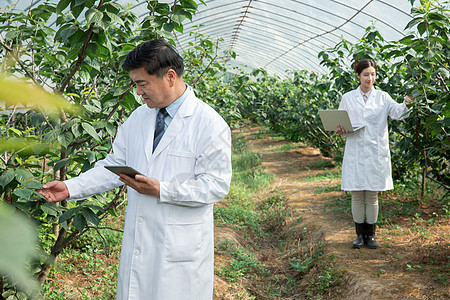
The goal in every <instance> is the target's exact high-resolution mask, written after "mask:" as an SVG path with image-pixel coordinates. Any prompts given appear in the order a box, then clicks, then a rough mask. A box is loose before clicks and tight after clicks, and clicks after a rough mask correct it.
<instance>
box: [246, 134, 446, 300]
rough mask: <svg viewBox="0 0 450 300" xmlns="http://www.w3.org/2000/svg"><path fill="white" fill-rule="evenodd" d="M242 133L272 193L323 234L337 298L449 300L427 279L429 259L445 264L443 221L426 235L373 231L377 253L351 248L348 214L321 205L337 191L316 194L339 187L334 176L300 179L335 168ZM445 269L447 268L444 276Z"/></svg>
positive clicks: (405, 227)
mask: <svg viewBox="0 0 450 300" xmlns="http://www.w3.org/2000/svg"><path fill="white" fill-rule="evenodd" d="M243 134H244V135H245V136H246V137H247V140H248V141H249V143H250V147H251V149H252V150H253V151H255V152H258V153H260V154H261V157H262V165H263V168H265V169H267V170H268V171H269V172H271V173H273V174H275V175H276V178H277V179H276V180H277V182H276V183H275V184H276V185H277V189H278V190H279V191H281V192H282V193H283V194H284V195H285V197H287V199H288V202H289V205H290V206H291V207H293V208H295V209H296V210H298V211H299V213H300V215H301V216H302V217H303V218H304V224H305V226H308V228H314V230H319V231H322V232H323V235H324V240H325V254H327V255H331V254H333V255H334V256H335V259H334V261H333V263H334V264H335V265H336V266H337V267H338V268H339V269H341V270H343V271H344V272H345V274H346V277H347V279H348V281H347V283H346V286H345V287H344V289H345V292H344V296H340V297H339V299H397V298H403V299H450V292H449V286H448V283H447V285H445V284H442V283H437V282H436V280H433V274H434V273H433V259H434V260H436V259H444V260H445V259H447V260H448V263H450V250H449V245H450V238H449V232H450V226H449V221H448V220H446V221H445V220H444V221H442V222H441V223H440V224H439V226H438V227H436V226H435V227H431V228H427V230H429V232H428V234H427V235H424V234H420V232H419V233H417V232H416V231H414V230H412V229H411V226H413V225H415V226H417V223H414V224H413V225H411V221H410V220H404V223H402V224H401V226H400V227H399V226H391V227H389V226H386V227H389V228H385V227H381V228H379V229H378V232H377V241H378V243H379V244H380V247H379V249H376V250H371V249H367V248H364V249H360V250H357V249H351V242H352V241H353V240H354V239H355V233H354V232H355V231H354V224H353V221H352V219H351V216H350V214H349V213H348V211H346V212H343V213H341V214H339V213H336V212H333V211H331V210H330V209H326V204H327V203H329V202H330V201H337V200H338V199H339V198H340V197H342V196H343V195H344V193H343V192H341V191H340V190H339V188H334V189H329V190H332V191H330V192H322V193H317V190H318V189H321V188H324V187H327V186H330V187H333V186H334V187H336V186H338V185H340V179H339V176H337V178H338V179H336V176H334V177H335V179H328V178H325V179H323V180H314V181H310V180H305V178H308V177H309V178H310V177H312V176H318V175H320V174H327V172H328V174H329V173H330V172H339V171H338V169H337V168H331V169H325V170H324V169H323V168H322V169H321V168H317V167H314V166H317V164H318V163H320V161H322V162H323V160H324V157H322V156H321V155H320V152H319V150H317V149H314V148H311V147H306V146H302V145H298V144H296V146H295V147H292V148H290V147H284V148H285V149H288V150H285V151H284V150H282V149H284V148H283V145H285V144H289V143H288V142H287V141H285V140H280V139H275V138H272V137H270V136H267V135H265V136H264V137H262V134H261V132H260V128H258V127H252V128H246V129H244V131H243ZM280 149H281V150H280ZM302 179H304V180H302ZM342 201H349V200H345V199H344V200H342ZM381 209H383V207H381ZM436 244H438V245H441V246H443V247H440V248H439V253H434V252H433V251H432V250H425V249H428V248H426V246H427V245H431V246H433V245H436ZM430 249H431V248H430ZM443 250H444V251H443ZM442 252H444V253H442ZM434 254H436V255H438V257H437V258H436V257H434V256H433V255H434ZM449 268H450V267H449V265H447V269H446V270H447V272H448V269H449ZM437 274H440V275H441V276H444V275H445V274H444V275H443V274H442V273H437ZM447 274H448V273H447ZM434 275H435V276H438V275H436V274H434Z"/></svg>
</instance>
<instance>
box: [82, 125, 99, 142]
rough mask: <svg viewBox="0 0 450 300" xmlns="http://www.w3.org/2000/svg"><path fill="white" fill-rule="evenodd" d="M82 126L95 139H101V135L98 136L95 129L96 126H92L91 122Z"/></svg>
mask: <svg viewBox="0 0 450 300" xmlns="http://www.w3.org/2000/svg"><path fill="white" fill-rule="evenodd" d="M81 127H83V129H84V130H85V131H86V132H87V133H88V134H89V135H90V136H92V137H93V138H94V139H95V140H97V141H99V140H100V137H99V136H98V134H97V132H96V131H95V129H94V127H92V125H91V124H89V123H82V124H81Z"/></svg>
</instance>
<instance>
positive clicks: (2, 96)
mask: <svg viewBox="0 0 450 300" xmlns="http://www.w3.org/2000/svg"><path fill="white" fill-rule="evenodd" d="M0 101H2V102H5V103H6V106H11V105H16V104H19V103H21V104H23V105H25V106H27V107H30V106H31V107H40V108H42V109H43V110H44V111H46V112H49V111H55V110H56V109H58V108H62V109H64V110H65V111H72V110H73V108H72V105H71V104H70V103H69V102H68V101H66V100H65V99H64V98H63V97H61V96H58V95H55V94H51V93H49V92H47V91H45V90H44V89H43V88H42V87H38V86H33V85H32V84H30V83H29V82H26V81H25V80H23V79H16V78H11V77H7V76H5V75H2V74H0Z"/></svg>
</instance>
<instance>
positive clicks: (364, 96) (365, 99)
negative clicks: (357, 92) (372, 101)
mask: <svg viewBox="0 0 450 300" xmlns="http://www.w3.org/2000/svg"><path fill="white" fill-rule="evenodd" d="M367 98H368V97H367V94H363V99H364V102H367Z"/></svg>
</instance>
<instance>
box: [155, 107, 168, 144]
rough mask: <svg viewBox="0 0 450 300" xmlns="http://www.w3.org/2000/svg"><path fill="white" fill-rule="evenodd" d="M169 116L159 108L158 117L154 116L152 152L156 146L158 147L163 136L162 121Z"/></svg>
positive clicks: (164, 109) (163, 109)
mask: <svg viewBox="0 0 450 300" xmlns="http://www.w3.org/2000/svg"><path fill="white" fill-rule="evenodd" d="M168 115H169V113H168V112H167V110H166V108H165V107H163V108H160V109H159V112H158V115H157V116H156V125H155V135H154V137H153V151H155V149H156V146H158V144H159V141H160V140H161V138H162V136H163V135H164V126H165V124H164V119H165V118H166V117H167V116H168Z"/></svg>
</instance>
